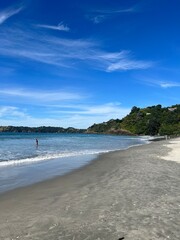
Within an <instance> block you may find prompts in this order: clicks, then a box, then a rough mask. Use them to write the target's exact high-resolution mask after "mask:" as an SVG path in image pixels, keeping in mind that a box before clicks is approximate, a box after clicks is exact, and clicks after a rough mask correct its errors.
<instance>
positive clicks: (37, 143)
mask: <svg viewBox="0 0 180 240" xmlns="http://www.w3.org/2000/svg"><path fill="white" fill-rule="evenodd" d="M38 145H39V142H38V139H37V138H36V147H38Z"/></svg>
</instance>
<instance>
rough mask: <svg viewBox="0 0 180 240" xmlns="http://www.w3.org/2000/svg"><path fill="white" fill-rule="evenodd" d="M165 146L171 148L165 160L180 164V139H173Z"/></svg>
mask: <svg viewBox="0 0 180 240" xmlns="http://www.w3.org/2000/svg"><path fill="white" fill-rule="evenodd" d="M164 146H166V147H169V148H170V149H171V151H170V152H169V153H168V155H167V156H164V157H163V159H164V160H171V161H175V162H178V163H180V138H176V139H173V140H171V141H169V142H168V144H164Z"/></svg>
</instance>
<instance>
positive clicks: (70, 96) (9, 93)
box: [0, 89, 83, 103]
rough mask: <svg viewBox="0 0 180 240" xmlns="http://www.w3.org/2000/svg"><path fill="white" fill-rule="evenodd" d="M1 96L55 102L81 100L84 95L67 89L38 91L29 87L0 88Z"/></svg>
mask: <svg viewBox="0 0 180 240" xmlns="http://www.w3.org/2000/svg"><path fill="white" fill-rule="evenodd" d="M0 94H1V97H7V98H10V97H16V98H23V99H27V100H28V99H29V100H31V101H32V100H34V101H38V102H39V103H40V102H54V101H66V100H79V99H82V98H83V96H82V95H80V94H79V93H73V92H67V91H63V90H61V91H37V90H34V89H33V90H27V89H0Z"/></svg>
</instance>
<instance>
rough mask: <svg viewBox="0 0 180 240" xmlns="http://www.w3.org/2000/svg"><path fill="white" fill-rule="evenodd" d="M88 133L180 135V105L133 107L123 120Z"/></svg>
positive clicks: (93, 129) (95, 127) (96, 127)
mask: <svg viewBox="0 0 180 240" xmlns="http://www.w3.org/2000/svg"><path fill="white" fill-rule="evenodd" d="M87 132H88V133H107V134H108V133H111V134H126V135H174V136H177V135H180V104H177V105H173V106H171V107H166V108H162V106H161V105H157V106H152V107H147V108H138V107H133V108H132V110H131V112H130V114H128V115H127V116H126V117H124V118H123V119H121V120H119V119H116V120H113V119H112V120H110V121H108V122H103V123H100V124H94V125H92V126H91V127H89V128H88V129H87Z"/></svg>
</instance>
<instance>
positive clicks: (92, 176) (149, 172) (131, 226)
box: [0, 140, 180, 240]
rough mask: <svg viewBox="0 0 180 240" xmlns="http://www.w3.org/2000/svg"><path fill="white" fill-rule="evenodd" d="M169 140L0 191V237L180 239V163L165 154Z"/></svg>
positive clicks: (168, 151) (136, 148)
mask: <svg viewBox="0 0 180 240" xmlns="http://www.w3.org/2000/svg"><path fill="white" fill-rule="evenodd" d="M169 142H170V141H169V140H168V141H160V142H159V141H158V142H152V143H151V144H145V145H141V146H136V147H131V148H129V149H127V150H120V151H115V152H109V153H105V154H101V155H100V156H99V157H98V158H97V159H96V160H94V161H92V162H90V163H89V164H88V165H86V166H83V167H82V168H80V169H77V170H75V171H73V172H70V173H68V174H66V175H64V176H59V177H56V178H54V179H50V180H46V181H43V182H39V183H36V184H33V185H31V186H26V187H22V188H18V189H15V190H11V191H8V192H5V193H2V194H1V195H0V212H1V215H0V238H2V239H7V240H8V239H22V240H24V239H43V240H46V239H52V240H56V239H63V240H66V239H75V240H81V239H82V240H83V239H92V240H95V239H107V240H109V239H118V238H120V237H124V239H125V240H130V239H135V240H136V239H137V240H141V239H142V240H144V239H168V237H167V236H169V237H170V239H173V240H174V239H179V238H178V237H179V236H180V231H179V227H178V226H177V222H178V217H179V215H178V214H179V212H177V209H178V206H180V198H179V185H178V184H179V183H180V180H179V171H178V170H180V164H179V163H177V162H173V161H165V160H163V159H162V158H163V157H167V155H168V154H169V153H170V152H171V150H170V148H169V146H167V145H169V144H171V143H169ZM159 156H160V157H161V159H160V157H159ZM178 204H179V205H178ZM167 212H169V214H167ZM167 223H168V224H167Z"/></svg>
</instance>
